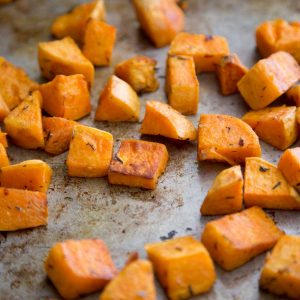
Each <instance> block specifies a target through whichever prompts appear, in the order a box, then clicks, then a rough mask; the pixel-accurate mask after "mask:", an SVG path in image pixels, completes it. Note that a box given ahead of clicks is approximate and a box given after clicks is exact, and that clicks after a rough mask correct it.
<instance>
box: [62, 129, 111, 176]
mask: <svg viewBox="0 0 300 300" xmlns="http://www.w3.org/2000/svg"><path fill="white" fill-rule="evenodd" d="M112 151H113V136H112V135H111V134H110V133H109V132H106V131H102V130H99V129H96V128H92V127H88V126H84V125H76V126H74V129H73V137H72V140H71V143H70V150H69V153H68V157H67V166H68V174H69V176H74V177H103V176H106V175H107V172H108V168H109V164H110V161H111V159H112Z"/></svg>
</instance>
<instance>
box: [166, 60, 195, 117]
mask: <svg viewBox="0 0 300 300" xmlns="http://www.w3.org/2000/svg"><path fill="white" fill-rule="evenodd" d="M166 93H167V97H168V102H169V104H170V105H171V106H172V107H173V108H174V109H176V110H177V111H179V112H180V113H182V114H185V115H193V114H196V113H197V109H198V100H199V82H198V79H197V75H196V71H195V63H194V59H193V58H192V57H191V56H175V55H169V56H168V61H167V79H166Z"/></svg>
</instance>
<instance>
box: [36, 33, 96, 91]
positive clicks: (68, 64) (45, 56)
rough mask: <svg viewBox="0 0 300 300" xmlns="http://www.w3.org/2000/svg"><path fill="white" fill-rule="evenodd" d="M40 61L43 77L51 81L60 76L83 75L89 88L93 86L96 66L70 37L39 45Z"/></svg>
mask: <svg viewBox="0 0 300 300" xmlns="http://www.w3.org/2000/svg"><path fill="white" fill-rule="evenodd" d="M38 59H39V65H40V69H41V73H42V75H43V76H44V77H45V78H47V79H49V80H52V79H53V78H54V77H55V75H60V74H62V75H75V74H82V75H84V76H85V79H86V81H87V82H88V83H89V86H90V87H91V86H92V85H93V82H94V73H95V70H94V66H93V64H92V63H91V62H90V61H89V60H88V59H87V58H86V57H85V56H84V55H83V54H82V52H81V51H80V49H79V48H78V46H77V45H76V43H75V42H74V40H73V39H72V38H70V37H66V38H64V39H62V40H58V41H50V42H42V43H39V48H38Z"/></svg>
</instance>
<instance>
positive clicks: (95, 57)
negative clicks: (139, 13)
mask: <svg viewBox="0 0 300 300" xmlns="http://www.w3.org/2000/svg"><path fill="white" fill-rule="evenodd" d="M116 32H117V30H116V28H115V27H114V26H111V25H109V24H107V23H104V22H102V21H97V20H90V21H89V22H88V23H87V25H86V29H85V32H84V39H83V48H82V52H83V54H84V55H85V57H87V58H88V59H89V60H90V61H91V62H92V63H93V64H94V65H95V66H109V65H110V62H111V57H112V52H113V49H114V45H115V40H116Z"/></svg>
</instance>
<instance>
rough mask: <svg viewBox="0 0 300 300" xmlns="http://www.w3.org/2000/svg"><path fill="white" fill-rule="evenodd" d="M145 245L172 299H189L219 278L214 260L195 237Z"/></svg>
mask: <svg viewBox="0 0 300 300" xmlns="http://www.w3.org/2000/svg"><path fill="white" fill-rule="evenodd" d="M145 248H146V251H147V254H148V257H149V259H150V260H151V262H152V263H153V266H154V270H155V273H156V275H157V277H158V279H159V281H160V283H161V285H162V286H163V288H164V289H165V290H166V293H167V295H168V297H169V299H171V300H179V299H188V298H190V297H193V296H196V295H199V294H202V293H205V292H207V291H209V290H210V289H211V288H212V286H213V284H214V282H215V279H216V274H215V270H214V265H213V262H212V260H211V258H210V256H209V254H208V252H207V250H206V249H205V247H204V246H203V245H202V243H201V242H199V241H197V240H196V239H194V238H193V237H191V236H185V237H179V238H175V239H173V240H169V241H165V242H160V243H153V244H147V245H146V246H145Z"/></svg>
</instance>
